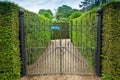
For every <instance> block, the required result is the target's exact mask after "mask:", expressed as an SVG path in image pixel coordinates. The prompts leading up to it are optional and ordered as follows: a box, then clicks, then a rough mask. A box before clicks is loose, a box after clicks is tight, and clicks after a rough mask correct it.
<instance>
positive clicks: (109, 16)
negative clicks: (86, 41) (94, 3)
mask: <svg viewBox="0 0 120 80" xmlns="http://www.w3.org/2000/svg"><path fill="white" fill-rule="evenodd" d="M119 6H120V2H114V3H110V4H108V5H106V7H105V8H104V12H103V29H102V30H103V34H102V36H103V44H102V46H103V48H102V53H103V54H102V73H103V74H106V75H108V76H110V77H111V78H112V79H113V80H120V47H119V45H118V44H119V43H120V19H119V16H120V8H119ZM103 77H104V76H103ZM106 80H108V79H106Z"/></svg>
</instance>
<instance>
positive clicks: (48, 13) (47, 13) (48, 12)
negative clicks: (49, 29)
mask: <svg viewBox="0 0 120 80" xmlns="http://www.w3.org/2000/svg"><path fill="white" fill-rule="evenodd" d="M38 14H40V15H43V16H45V17H47V18H49V19H52V18H53V14H52V12H51V10H50V9H47V10H45V9H40V10H39V12H38Z"/></svg>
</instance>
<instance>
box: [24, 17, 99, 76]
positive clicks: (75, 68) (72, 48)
mask: <svg viewBox="0 0 120 80" xmlns="http://www.w3.org/2000/svg"><path fill="white" fill-rule="evenodd" d="M91 20H92V23H88V20H87V19H86V21H85V22H84V21H82V20H79V21H77V20H76V21H73V22H72V21H70V22H67V21H66V22H59V23H52V22H50V21H45V20H44V22H40V23H39V25H31V26H25V34H24V35H23V36H25V54H26V62H24V64H25V65H22V66H25V67H26V68H25V69H26V70H25V72H26V74H28V75H44V74H45V75H48V74H77V75H95V53H96V49H97V24H96V23H97V19H96V18H93V19H91ZM92 24H95V25H92ZM91 26H92V27H91ZM91 40H92V41H93V43H90V41H91ZM24 56H25V55H24ZM24 58H25V57H24Z"/></svg>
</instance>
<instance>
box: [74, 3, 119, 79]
mask: <svg viewBox="0 0 120 80" xmlns="http://www.w3.org/2000/svg"><path fill="white" fill-rule="evenodd" d="M100 7H102V8H103V23H102V25H103V28H102V38H103V39H102V54H101V57H102V64H101V67H102V77H103V80H120V47H119V44H120V2H111V3H108V4H106V5H102V6H100ZM97 9H98V8H95V9H93V10H91V11H88V12H87V13H85V14H83V15H82V16H81V17H79V18H76V19H74V20H73V24H76V23H78V25H81V24H82V26H79V27H78V28H77V29H79V30H80V29H82V34H81V33H80V32H79V33H78V32H77V33H76V32H75V31H74V29H76V28H75V26H73V31H72V35H73V36H72V40H73V43H74V44H75V45H76V46H79V47H81V48H82V49H81V52H82V54H83V55H84V56H86V57H87V59H88V60H89V61H90V63H89V64H93V63H94V61H93V60H94V59H93V58H92V56H93V55H92V54H93V52H94V51H93V52H92V51H90V52H89V51H88V50H87V49H86V48H92V49H93V50H95V47H96V43H95V41H94V40H96V28H95V27H96V25H97V21H96V20H95V21H94V19H95V18H96V17H97V16H96V15H97V14H96V11H97ZM92 19H93V20H92ZM86 22H87V25H86ZM88 25H89V26H88ZM86 26H87V27H86ZM91 30H93V31H91ZM86 31H87V34H88V35H87V37H88V39H87V38H86ZM94 32H95V33H94ZM76 35H77V36H78V38H79V39H78V42H81V43H80V45H78V44H77V43H78V42H77V40H76V39H75V37H76ZM81 36H82V37H81ZM87 54H89V55H87Z"/></svg>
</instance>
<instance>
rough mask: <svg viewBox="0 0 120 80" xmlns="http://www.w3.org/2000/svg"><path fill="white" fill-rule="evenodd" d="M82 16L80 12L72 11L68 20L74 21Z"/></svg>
mask: <svg viewBox="0 0 120 80" xmlns="http://www.w3.org/2000/svg"><path fill="white" fill-rule="evenodd" d="M81 15H82V12H80V11H74V12H73V13H72V14H71V16H70V17H69V19H74V18H77V17H80V16H81Z"/></svg>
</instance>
